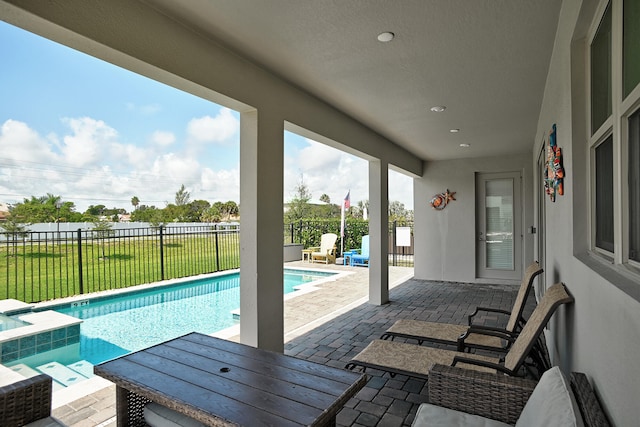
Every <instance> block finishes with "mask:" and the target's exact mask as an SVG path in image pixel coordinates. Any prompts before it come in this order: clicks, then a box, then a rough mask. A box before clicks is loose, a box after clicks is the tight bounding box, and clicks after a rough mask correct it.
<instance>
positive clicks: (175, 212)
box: [0, 184, 240, 228]
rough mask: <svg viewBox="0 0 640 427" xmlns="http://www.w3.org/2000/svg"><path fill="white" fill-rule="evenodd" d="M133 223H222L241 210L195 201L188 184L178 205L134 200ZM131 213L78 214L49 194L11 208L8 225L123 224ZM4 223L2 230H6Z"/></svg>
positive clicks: (93, 209)
mask: <svg viewBox="0 0 640 427" xmlns="http://www.w3.org/2000/svg"><path fill="white" fill-rule="evenodd" d="M131 204H132V206H133V210H132V212H131V218H130V220H131V221H134V222H149V223H151V224H155V225H158V224H163V223H170V222H221V221H229V220H233V219H237V217H238V215H239V213H240V208H239V206H238V204H237V203H236V202H234V201H228V202H215V203H209V202H208V201H206V200H193V201H192V200H191V196H190V193H189V192H188V191H187V190H186V188H185V186H184V184H183V185H182V186H181V187H180V189H179V190H178V191H177V192H176V195H175V200H174V203H168V204H167V205H166V206H165V207H164V208H158V207H156V206H148V205H144V204H142V205H141V204H140V199H139V198H138V197H137V196H133V197H132V198H131ZM127 213H128V212H127V210H126V209H124V208H116V207H114V208H107V207H106V206H105V205H103V204H99V205H90V206H89V207H88V208H87V210H86V211H84V212H77V211H76V206H75V204H74V203H73V202H69V201H63V200H62V197H61V196H56V195H53V194H51V193H47V195H45V196H41V197H36V196H31V198H25V199H24V200H23V201H22V202H20V203H16V204H14V205H11V206H10V207H9V216H8V218H7V220H6V224H9V223H16V224H33V223H45V222H54V223H60V222H94V223H95V222H98V221H111V222H118V221H120V217H121V215H126V214H127ZM6 224H5V226H3V225H2V223H0V226H3V228H6Z"/></svg>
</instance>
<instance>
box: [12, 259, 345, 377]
mask: <svg viewBox="0 0 640 427" xmlns="http://www.w3.org/2000/svg"><path fill="white" fill-rule="evenodd" d="M335 274H336V273H335V272H321V271H312V270H295V269H285V271H284V293H285V294H287V293H291V292H294V291H296V290H297V288H299V287H300V286H302V285H305V284H311V283H312V282H318V281H319V280H321V279H326V278H328V277H330V276H332V275H335ZM306 286H308V285H306ZM302 287H305V286H302ZM239 306H240V273H239V272H235V273H232V274H223V275H215V276H213V277H209V278H206V279H197V280H189V281H184V282H180V283H175V284H172V285H164V286H159V287H155V288H147V289H144V290H138V291H132V292H126V293H122V294H119V295H116V296H103V297H100V298H94V299H89V298H87V299H81V300H74V302H72V303H68V302H67V303H65V304H64V305H58V306H53V307H50V308H49V309H52V310H55V311H57V312H59V313H63V314H66V315H69V316H73V317H76V318H78V319H82V324H81V325H80V340H79V349H78V346H77V345H76V346H75V348H74V347H73V346H70V347H69V349H68V352H67V353H64V352H60V351H58V352H57V354H56V355H55V358H54V359H53V360H55V362H52V361H51V360H52V359H43V358H36V360H34V361H28V362H27V363H24V361H17V363H16V364H15V365H17V366H23V365H25V364H26V365H27V366H28V367H30V368H36V369H38V370H41V371H42V370H45V371H47V372H46V373H48V374H50V375H51V376H54V375H57V374H58V372H60V375H62V376H65V378H67V379H68V378H70V375H71V374H69V372H68V371H67V370H66V369H64V368H71V369H74V370H80V371H81V373H83V375H85V376H90V375H91V372H92V365H95V364H98V363H101V362H104V361H106V360H109V359H112V358H115V357H119V356H122V355H124V354H127V353H130V352H133V351H137V350H141V349H143V348H146V347H149V346H152V345H155V344H158V343H160V342H163V341H166V340H169V339H172V338H175V337H178V336H181V335H184V334H186V333H189V332H192V331H195V332H201V333H205V334H213V333H215V332H218V331H220V330H223V329H226V328H228V327H231V326H234V325H237V324H238V323H239V321H238V320H237V319H236V318H234V316H233V315H232V312H233V311H234V310H237V309H238V308H239ZM78 353H79V354H78ZM43 356H44V355H43ZM63 372H64V373H63ZM54 379H56V377H55V376H54ZM78 379H81V378H76V379H74V380H73V381H70V380H68V382H69V384H65V385H71V384H74V383H75V382H77V380H78ZM61 382H62V381H61Z"/></svg>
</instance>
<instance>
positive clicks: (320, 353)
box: [32, 263, 535, 427]
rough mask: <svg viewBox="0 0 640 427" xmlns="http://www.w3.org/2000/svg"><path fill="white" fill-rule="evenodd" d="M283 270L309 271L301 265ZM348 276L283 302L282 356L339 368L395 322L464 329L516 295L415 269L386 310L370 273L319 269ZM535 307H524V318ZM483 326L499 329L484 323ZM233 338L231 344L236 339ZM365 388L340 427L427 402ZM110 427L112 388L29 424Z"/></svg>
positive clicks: (385, 387) (413, 394)
mask: <svg viewBox="0 0 640 427" xmlns="http://www.w3.org/2000/svg"><path fill="white" fill-rule="evenodd" d="M287 266H298V267H299V266H303V267H305V266H306V267H309V266H310V265H309V264H307V263H288V264H287ZM313 267H314V268H328V269H336V270H342V271H346V272H350V273H353V274H350V275H348V276H346V277H343V278H341V279H340V280H337V281H334V282H328V283H325V284H323V285H321V287H320V289H319V290H317V291H315V292H312V293H309V294H306V295H303V296H300V297H297V298H294V299H291V300H287V301H286V302H285V334H286V337H285V353H286V354H288V355H291V356H295V357H299V358H303V359H307V360H311V361H314V362H317V363H322V364H325V365H328V366H334V367H338V368H344V366H345V365H346V363H347V362H348V361H349V360H350V359H351V357H353V356H354V355H356V354H357V353H358V352H359V351H360V350H362V349H363V348H364V347H365V346H366V345H367V344H368V343H369V342H370V341H371V340H373V339H376V338H379V337H380V335H381V334H382V332H383V331H384V330H385V329H387V328H388V327H389V326H390V325H391V324H392V323H393V322H394V321H395V320H396V319H400V318H410V319H421V320H428V321H434V322H447V323H466V319H467V315H468V314H470V313H471V312H472V311H473V309H474V308H475V307H476V306H485V307H496V308H504V309H507V310H510V309H511V306H512V305H513V301H514V299H515V296H516V293H517V290H518V289H517V286H514V285H488V284H465V283H451V282H437V281H423V280H415V279H408V280H407V278H409V277H411V276H412V273H413V269H409V268H400V267H391V268H390V273H389V276H390V283H391V284H392V285H393V286H394V287H392V289H391V290H390V300H391V301H390V303H389V304H385V305H383V306H377V305H373V304H369V303H368V302H367V294H368V269H366V268H362V267H360V268H358V267H343V266H334V265H329V266H324V265H320V264H314V265H313ZM534 304H535V302H534V300H533V297H530V301H528V305H527V310H526V313H527V314H528V313H529V312H530V311H531V310H532V308H533V306H534ZM481 322H482V323H484V324H487V325H496V324H500V323H501V322H500V319H498V318H497V317H496V316H495V315H494V316H485V317H484V318H482V319H481ZM231 339H234V340H237V337H232V338H231ZM367 374H369V376H370V379H369V381H368V383H367V385H366V386H365V387H364V388H363V389H362V390H361V391H360V392H359V393H358V394H357V395H356V396H355V397H354V398H353V399H351V400H350V401H349V402H348V403H347V404H346V405H345V407H344V408H343V409H342V411H341V412H340V413H339V414H338V417H337V425H338V426H351V427H357V426H389V427H390V426H409V425H411V422H412V421H413V417H414V416H415V413H416V411H417V408H418V405H419V404H420V403H422V402H426V401H427V389H426V381H425V380H418V379H414V378H409V377H406V376H402V375H396V376H395V377H394V378H391V377H390V376H389V375H388V374H384V373H383V372H380V371H376V370H371V369H369V370H367ZM60 425H62V426H74V427H84V426H114V425H115V387H114V386H113V385H112V386H110V387H107V388H105V389H103V390H100V391H98V392H96V393H91V394H88V395H87V396H85V397H83V398H82V399H79V400H76V401H74V402H71V403H68V404H65V405H61V406H60V407H57V408H54V411H53V418H50V419H48V420H42V421H41V422H39V423H34V425H33V426H32V427H42V426H60Z"/></svg>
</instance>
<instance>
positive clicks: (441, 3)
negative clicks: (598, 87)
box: [143, 0, 561, 160]
mask: <svg viewBox="0 0 640 427" xmlns="http://www.w3.org/2000/svg"><path fill="white" fill-rule="evenodd" d="M143 1H144V2H145V3H147V4H148V5H150V6H152V7H154V8H156V9H157V10H159V11H161V12H162V13H164V14H165V15H167V16H169V17H170V18H172V19H175V20H176V21H178V22H180V23H182V24H183V25H184V26H186V27H188V28H190V29H192V30H194V31H197V32H199V33H200V34H202V35H203V36H205V37H207V38H209V39H211V40H213V41H215V42H216V43H219V44H221V45H223V46H225V47H226V48H228V49H230V50H232V51H234V52H235V53H236V54H238V55H239V56H242V57H244V58H246V59H248V60H250V61H251V62H253V63H255V64H257V65H259V66H260V67H263V68H265V69H267V70H269V71H271V72H272V73H275V74H277V75H278V76H280V77H281V78H283V79H285V80H288V81H290V82H292V83H293V84H294V85H296V86H297V87H299V88H301V89H303V90H304V91H306V92H309V93H311V94H313V95H314V96H316V97H318V98H320V99H322V100H324V101H326V102H327V103H330V104H332V105H334V106H335V107H337V108H338V109H340V110H342V111H343V112H345V113H347V114H348V115H350V116H352V117H354V118H355V119H356V120H358V121H360V122H362V123H364V124H365V125H366V126H368V127H370V128H372V129H374V130H375V131H376V132H378V133H380V134H381V135H382V136H384V137H386V138H388V139H390V140H393V141H394V142H396V143H397V144H399V145H401V146H403V147H404V148H406V149H407V150H408V151H410V152H412V153H413V154H415V155H416V156H418V157H419V158H421V159H424V160H445V159H455V158H467V157H485V156H499V155H504V154H514V153H523V152H528V151H529V150H530V149H531V146H532V143H533V142H534V141H533V138H534V136H535V131H536V125H537V121H538V112H539V109H540V106H541V103H542V96H543V88H544V83H545V79H546V76H547V70H548V67H549V62H550V59H551V52H552V48H553V40H554V37H555V34H556V26H557V22H558V16H559V11H560V6H561V2H558V1H555V0H537V1H528V0H474V1H468V0H402V1H387V0H368V1H342V2H336V1H330V0H313V1H311V0H307V1H300V0H269V1H263V2H257V1H255V0H234V1H210V0H182V1H180V2H176V1H173V0H143ZM382 32H393V33H394V35H395V37H394V38H393V40H391V41H390V42H387V43H382V42H379V41H378V40H377V36H378V34H380V33H382ZM434 106H445V107H446V110H445V111H444V112H441V113H436V112H432V111H431V108H432V107H434ZM452 129H458V130H459V132H457V133H454V132H451V130H452ZM460 144H469V145H470V146H469V147H466V148H464V147H461V146H460Z"/></svg>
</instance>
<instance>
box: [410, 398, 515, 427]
mask: <svg viewBox="0 0 640 427" xmlns="http://www.w3.org/2000/svg"><path fill="white" fill-rule="evenodd" d="M411 425H412V426H413V427H418V426H429V427H458V426H460V427H462V426H473V427H511V426H510V425H509V424H505V423H503V422H500V421H496V420H490V419H489V418H484V417H481V416H479V415H473V414H467V413H466V412H460V411H456V410H453V409H448V408H443V407H442V406H436V405H432V404H430V403H423V404H421V405H420V407H418V412H417V413H416V417H415V419H414V420H413V424H411Z"/></svg>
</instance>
